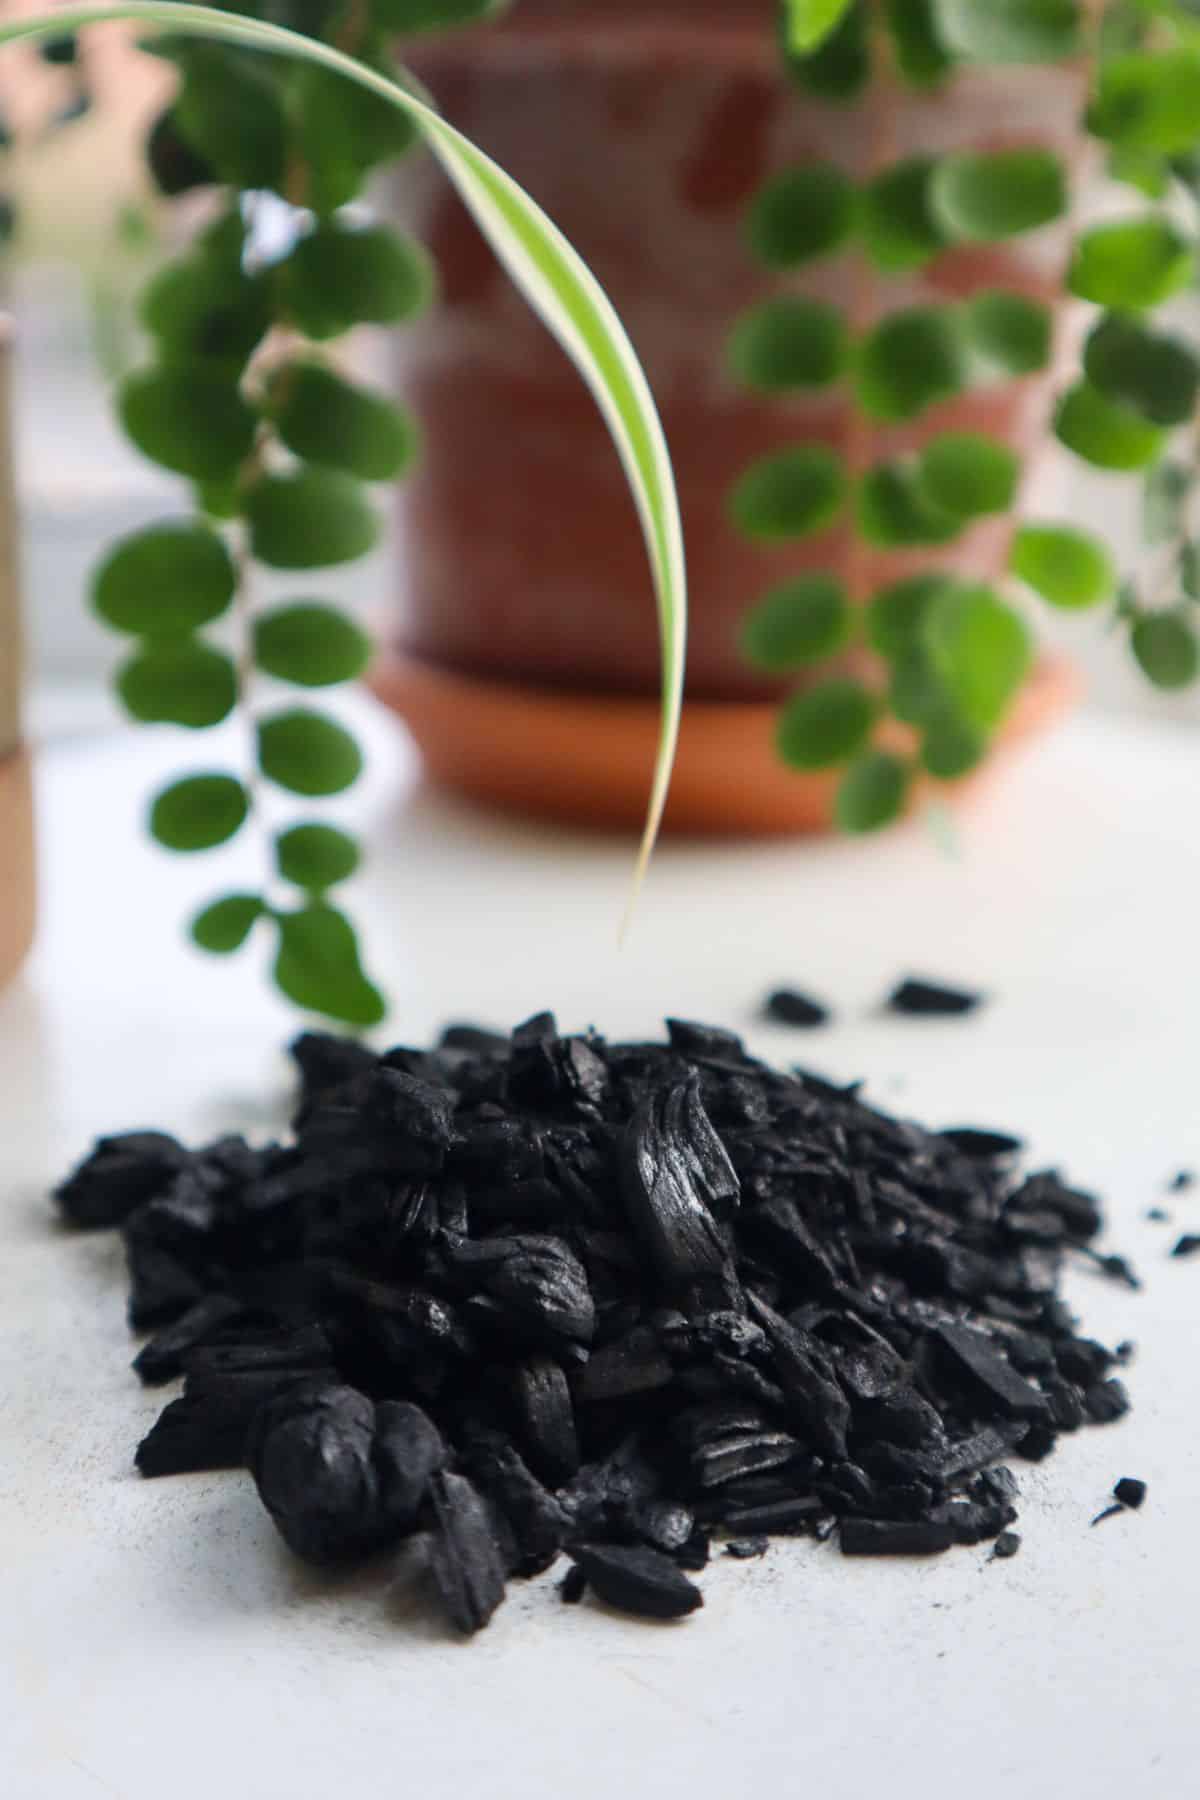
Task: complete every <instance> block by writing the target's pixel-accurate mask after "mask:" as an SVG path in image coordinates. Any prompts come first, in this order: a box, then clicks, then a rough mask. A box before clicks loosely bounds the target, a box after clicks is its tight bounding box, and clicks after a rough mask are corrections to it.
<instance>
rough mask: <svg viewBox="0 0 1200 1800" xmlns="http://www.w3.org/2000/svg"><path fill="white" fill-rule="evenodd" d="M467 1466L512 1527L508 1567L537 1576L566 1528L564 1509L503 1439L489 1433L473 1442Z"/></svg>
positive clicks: (568, 1523)
mask: <svg viewBox="0 0 1200 1800" xmlns="http://www.w3.org/2000/svg"><path fill="white" fill-rule="evenodd" d="M470 1468H471V1474H472V1475H473V1477H474V1479H475V1480H476V1482H477V1483H478V1485H479V1486H480V1488H482V1490H483V1492H484V1493H485V1494H486V1495H487V1497H488V1499H489V1500H490V1501H491V1503H492V1505H493V1507H494V1508H495V1509H496V1511H497V1512H499V1513H500V1514H501V1515H502V1517H503V1518H504V1520H505V1521H506V1523H507V1524H508V1526H509V1529H510V1530H511V1532H512V1537H513V1543H514V1547H515V1556H514V1561H513V1570H512V1572H513V1573H514V1574H516V1575H537V1574H540V1573H541V1571H542V1570H543V1569H548V1568H549V1567H550V1564H551V1563H552V1562H553V1561H554V1558H555V1557H556V1556H557V1555H558V1552H559V1550H560V1549H561V1548H562V1545H563V1542H564V1541H565V1539H566V1537H567V1535H568V1532H569V1531H570V1529H571V1520H570V1518H569V1516H568V1513H567V1510H566V1508H565V1507H564V1506H563V1505H562V1503H561V1502H560V1501H559V1500H557V1499H556V1498H555V1496H554V1495H553V1494H549V1493H547V1491H546V1489H545V1488H544V1487H543V1486H542V1484H541V1482H540V1481H539V1480H538V1479H537V1477H536V1476H535V1475H533V1474H532V1473H531V1472H530V1470H529V1469H528V1467H527V1466H526V1464H525V1463H524V1462H523V1461H522V1459H521V1458H520V1456H518V1454H517V1452H516V1451H515V1450H514V1449H513V1447H512V1445H511V1444H508V1443H506V1442H505V1440H504V1439H503V1438H499V1437H496V1436H494V1435H491V1436H489V1437H488V1438H486V1439H485V1440H483V1441H482V1442H480V1443H479V1444H476V1445H475V1446H474V1447H473V1448H472V1451H471V1455H470Z"/></svg>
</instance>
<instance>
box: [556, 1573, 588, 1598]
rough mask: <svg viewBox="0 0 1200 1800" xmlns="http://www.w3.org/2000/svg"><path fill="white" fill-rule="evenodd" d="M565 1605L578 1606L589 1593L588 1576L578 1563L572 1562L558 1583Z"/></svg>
mask: <svg viewBox="0 0 1200 1800" xmlns="http://www.w3.org/2000/svg"><path fill="white" fill-rule="evenodd" d="M558 1591H559V1593H560V1594H561V1595H562V1600H563V1605H564V1606H578V1605H579V1602H580V1601H581V1600H582V1599H583V1596H584V1595H585V1594H586V1593H587V1576H586V1575H585V1574H584V1572H583V1570H582V1569H581V1568H580V1567H579V1564H578V1563H572V1564H571V1566H570V1568H569V1569H568V1570H567V1572H566V1574H565V1575H564V1576H563V1578H562V1580H561V1581H560V1582H559V1584H558Z"/></svg>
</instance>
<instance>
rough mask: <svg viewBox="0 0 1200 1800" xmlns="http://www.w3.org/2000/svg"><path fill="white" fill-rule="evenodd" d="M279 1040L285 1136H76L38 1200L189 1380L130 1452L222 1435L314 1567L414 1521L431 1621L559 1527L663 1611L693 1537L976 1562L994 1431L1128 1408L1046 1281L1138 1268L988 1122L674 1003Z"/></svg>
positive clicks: (1010, 1450) (657, 1613)
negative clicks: (106, 1257) (771, 1044)
mask: <svg viewBox="0 0 1200 1800" xmlns="http://www.w3.org/2000/svg"><path fill="white" fill-rule="evenodd" d="M294 1052H295V1057H296V1061H297V1064H298V1067H299V1069H300V1072H301V1097H300V1105H299V1111H298V1114H297V1118H296V1123H295V1128H294V1131H293V1133H292V1135H291V1136H290V1137H289V1138H288V1140H287V1141H285V1142H283V1143H274V1144H265V1145H262V1146H253V1145H250V1144H247V1143H246V1142H245V1141H244V1140H242V1139H241V1138H232V1137H231V1138H223V1139H219V1140H217V1141H216V1142H215V1143H212V1144H208V1145H206V1146H203V1147H201V1148H198V1149H188V1148H185V1147H184V1146H182V1145H180V1144H178V1143H177V1142H176V1140H174V1139H173V1138H168V1137H165V1136H161V1135H159V1134H154V1133H145V1132H139V1133H134V1134H130V1135H126V1136H124V1137H113V1138H107V1139H105V1140H103V1141H102V1142H101V1144H99V1145H98V1146H97V1148H96V1150H95V1151H94V1152H93V1153H92V1155H91V1156H89V1157H88V1158H86V1159H85V1160H84V1162H83V1163H82V1164H81V1165H80V1168H79V1169H78V1170H77V1171H76V1172H75V1174H74V1175H73V1176H71V1177H70V1178H69V1179H68V1180H67V1181H66V1182H65V1183H64V1184H63V1187H62V1188H61V1189H60V1190H59V1195H58V1204H59V1207H60V1209H61V1211H62V1213H63V1214H64V1216H65V1217H67V1218H68V1219H71V1220H73V1221H74V1222H76V1223H79V1224H89V1225H101V1224H108V1225H111V1226H112V1227H114V1228H116V1229H118V1230H119V1231H120V1232H121V1235H122V1238H123V1241H124V1245H125V1250H126V1256H127V1261H128V1267H129V1276H130V1307H129V1310H130V1317H131V1320H132V1322H133V1323H134V1325H135V1326H136V1327H137V1328H139V1329H141V1328H149V1329H152V1330H153V1332H154V1335H153V1336H152V1337H151V1338H150V1339H149V1341H148V1342H147V1343H146V1344H145V1345H144V1347H143V1348H142V1349H141V1351H140V1352H139V1354H138V1357H137V1359H136V1365H135V1366H136V1368H137V1372H138V1374H139V1375H140V1376H141V1378H142V1379H143V1380H144V1381H146V1382H151V1383H161V1382H167V1381H172V1380H175V1379H177V1378H179V1377H180V1376H182V1378H183V1388H182V1392H181V1393H180V1394H179V1396H178V1397H177V1398H171V1397H168V1403H167V1405H166V1407H165V1409H164V1411H163V1412H162V1414H161V1416H160V1418H159V1420H158V1421H157V1423H156V1424H155V1425H154V1426H153V1428H152V1429H151V1431H150V1432H149V1433H148V1434H147V1436H146V1437H145V1439H144V1440H143V1442H142V1444H141V1445H140V1447H139V1449H138V1451H137V1457H136V1462H137V1466H138V1467H139V1468H140V1469H141V1471H142V1472H143V1474H146V1475H155V1476H158V1475H166V1474H171V1473H181V1472H184V1471H188V1470H207V1469H220V1468H237V1467H239V1466H246V1467H248V1468H249V1469H250V1471H251V1473H252V1475H253V1477H254V1480H255V1482H256V1484H257V1487H258V1491H259V1493H260V1495H261V1498H262V1500H263V1502H264V1505H265V1506H266V1508H267V1510H268V1511H269V1512H270V1514H271V1516H272V1517H273V1519H274V1520H275V1523H276V1525H277V1526H278V1528H279V1531H280V1533H281V1534H282V1536H283V1538H284V1540H285V1541H286V1542H287V1544H288V1545H290V1547H291V1548H292V1550H293V1551H294V1552H295V1553H296V1554H298V1555H300V1556H302V1557H304V1558H305V1559H306V1560H308V1561H309V1562H312V1563H314V1564H316V1565H320V1566H327V1565H337V1564H344V1563H349V1562H354V1561H358V1560H361V1559H363V1558H367V1557H371V1556H375V1555H378V1554H379V1553H383V1554H384V1555H385V1556H388V1555H392V1554H394V1553H396V1552H398V1549H399V1547H400V1545H401V1543H402V1541H403V1540H405V1539H407V1538H412V1539H413V1541H414V1543H415V1544H418V1545H420V1546H421V1547H422V1548H423V1550H424V1551H425V1552H426V1560H427V1562H428V1566H429V1569H430V1572H431V1575H432V1579H433V1586H434V1589H435V1590H436V1591H437V1592H438V1594H440V1597H441V1604H442V1607H443V1609H444V1611H445V1613H446V1616H447V1618H448V1619H449V1621H450V1622H451V1624H452V1625H453V1626H454V1628H455V1629H456V1630H458V1631H461V1632H463V1633H467V1634H469V1633H473V1632H475V1631H477V1630H479V1629H481V1628H482V1627H483V1626H484V1625H486V1623H487V1621H488V1620H489V1619H490V1617H491V1616H492V1614H493V1613H494V1611H495V1609H496V1607H497V1606H498V1605H499V1604H500V1601H501V1599H502V1598H503V1595H504V1590H505V1585H506V1583H507V1582H508V1581H509V1580H510V1579H519V1578H524V1577H535V1576H537V1575H539V1574H540V1573H542V1572H543V1571H549V1570H551V1569H552V1568H553V1567H554V1566H555V1565H556V1564H557V1563H558V1561H559V1559H560V1557H561V1556H562V1555H563V1554H564V1553H565V1554H566V1555H567V1557H568V1558H570V1559H572V1563H571V1574H570V1575H569V1576H568V1578H567V1583H566V1584H565V1587H566V1595H567V1597H574V1598H578V1596H579V1594H580V1592H581V1591H582V1587H583V1586H586V1587H587V1588H588V1589H589V1591H591V1592H592V1593H593V1594H594V1595H595V1596H596V1597H597V1598H599V1599H600V1600H602V1601H606V1602H609V1603H611V1604H612V1605H614V1606H618V1607H620V1608H622V1609H623V1610H626V1611H630V1612H634V1613H641V1614H643V1615H645V1616H649V1617H657V1618H682V1617H685V1616H687V1615H688V1614H689V1613H690V1612H692V1611H694V1610H695V1609H696V1607H697V1606H698V1605H699V1602H700V1591H699V1589H698V1588H697V1587H696V1586H695V1585H694V1583H692V1582H691V1581H689V1580H688V1579H687V1576H688V1574H690V1573H695V1572H696V1571H698V1570H702V1569H703V1568H704V1567H705V1566H706V1565H707V1563H708V1561H709V1559H710V1556H711V1555H712V1554H713V1548H714V1546H715V1547H716V1550H717V1552H718V1554H721V1553H723V1552H725V1551H727V1552H728V1554H729V1556H730V1557H731V1558H733V1559H734V1560H737V1559H738V1558H739V1557H742V1556H745V1557H747V1558H749V1557H751V1556H756V1555H758V1554H759V1553H760V1550H761V1546H762V1544H763V1542H765V1541H769V1540H772V1539H795V1538H808V1539H810V1540H813V1544H812V1547H811V1548H810V1549H809V1550H808V1551H807V1552H805V1551H803V1550H801V1549H800V1548H799V1547H797V1546H790V1547H788V1546H785V1547H784V1549H783V1550H782V1551H781V1554H780V1557H779V1559H778V1563H777V1567H778V1568H779V1569H781V1570H782V1568H783V1567H784V1563H785V1560H786V1559H789V1558H791V1557H792V1556H793V1555H794V1556H795V1557H797V1558H799V1557H801V1556H802V1555H804V1554H805V1553H807V1554H817V1553H818V1550H817V1545H819V1544H821V1543H824V1542H825V1541H826V1540H827V1539H829V1538H830V1537H831V1536H834V1535H836V1536H837V1538H838V1540H839V1541H840V1544H841V1548H842V1550H843V1551H844V1552H845V1554H847V1555H849V1556H858V1557H875V1556H885V1555H895V1556H910V1557H911V1556H924V1555H937V1554H940V1553H942V1552H943V1551H949V1550H951V1549H953V1548H955V1547H959V1546H969V1545H978V1544H981V1543H987V1542H989V1541H990V1542H992V1543H994V1544H995V1545H996V1552H995V1554H996V1556H997V1557H998V1558H999V1559H1001V1560H1003V1559H1004V1558H1005V1557H1006V1556H1007V1555H1009V1554H1011V1546H1012V1543H1013V1541H1014V1540H1015V1533H1014V1532H1013V1531H1012V1526H1013V1524H1014V1522H1015V1519H1016V1506H1017V1500H1018V1494H1017V1483H1016V1480H1015V1478H1014V1476H1013V1474H1012V1472H1011V1469H1010V1468H1009V1466H1008V1465H1009V1464H1010V1463H1015V1464H1016V1465H1017V1466H1018V1467H1019V1466H1020V1464H1021V1463H1027V1462H1035V1461H1040V1460H1042V1459H1044V1458H1046V1457H1048V1456H1049V1455H1050V1454H1051V1453H1052V1451H1053V1450H1054V1447H1055V1445H1056V1443H1057V1442H1058V1440H1059V1438H1060V1437H1061V1436H1062V1435H1063V1434H1064V1433H1067V1432H1075V1431H1079V1430H1085V1429H1088V1428H1090V1427H1091V1426H1092V1425H1093V1424H1107V1423H1112V1422H1114V1421H1116V1420H1119V1419H1120V1418H1121V1417H1122V1416H1123V1414H1124V1413H1125V1412H1126V1411H1127V1410H1128V1407H1129V1397H1128V1394H1127V1393H1126V1390H1125V1387H1124V1385H1123V1383H1122V1382H1121V1381H1120V1380H1119V1379H1117V1378H1116V1375H1115V1373H1114V1371H1115V1370H1116V1369H1117V1368H1118V1366H1119V1365H1120V1364H1121V1363H1123V1362H1124V1361H1126V1360H1128V1356H1129V1354H1130V1350H1129V1346H1128V1345H1126V1346H1124V1347H1119V1348H1118V1349H1117V1350H1116V1351H1112V1350H1109V1349H1108V1348H1106V1346H1105V1345H1104V1344H1102V1343H1099V1342H1097V1341H1096V1340H1095V1339H1094V1338H1092V1337H1089V1336H1087V1335H1086V1334H1085V1332H1084V1331H1083V1329H1082V1328H1081V1327H1080V1325H1079V1324H1078V1322H1077V1320H1076V1319H1075V1317H1074V1316H1073V1314H1072V1313H1071V1312H1070V1311H1069V1309H1068V1308H1067V1306H1066V1305H1065V1303H1064V1301H1063V1300H1062V1298H1061V1295H1060V1291H1059V1289H1060V1281H1061V1277H1062V1274H1063V1271H1064V1269H1065V1268H1066V1267H1067V1266H1068V1265H1069V1264H1071V1263H1074V1264H1075V1265H1079V1266H1091V1267H1093V1268H1099V1269H1100V1270H1101V1272H1104V1273H1108V1274H1110V1275H1112V1276H1114V1278H1116V1279H1119V1280H1121V1281H1122V1282H1123V1283H1125V1284H1126V1285H1128V1282H1129V1280H1130V1278H1131V1277H1132V1271H1130V1270H1129V1269H1128V1265H1126V1264H1125V1263H1124V1262H1123V1260H1122V1259H1121V1258H1120V1257H1119V1256H1117V1255H1115V1254H1113V1253H1110V1252H1109V1251H1108V1250H1107V1249H1106V1248H1104V1247H1101V1248H1099V1249H1097V1248H1096V1247H1095V1241H1096V1239H1097V1237H1098V1234H1099V1232H1100V1230H1101V1227H1102V1219H1101V1211H1100V1206H1099V1204H1098V1202H1097V1200H1096V1199H1095V1197H1094V1196H1093V1195H1091V1194H1088V1193H1086V1192H1084V1191H1082V1190H1080V1189H1077V1188H1075V1187H1073V1186H1071V1185H1070V1184H1069V1182H1068V1181H1067V1179H1065V1178H1064V1177H1063V1176H1062V1175H1060V1174H1059V1173H1057V1172H1056V1171H1053V1170H1042V1171H1036V1172H1034V1173H1032V1174H1025V1173H1023V1172H1022V1171H1021V1170H1020V1169H1019V1167H1018V1164H1019V1158H1020V1143H1019V1141H1018V1139H1017V1138H1016V1137H1014V1136H1011V1135H1010V1134H1008V1133H1007V1132H1001V1131H994V1130H991V1129H988V1128H985V1127H976V1126H972V1125H970V1124H960V1125H954V1126H951V1127H950V1128H949V1129H946V1130H943V1131H937V1132H931V1131H927V1130H925V1129H923V1128H922V1127H921V1126H920V1125H917V1124H915V1123H912V1122H910V1121H906V1120H902V1119H896V1118H892V1117H889V1116H888V1115H887V1114H885V1113H882V1112H880V1111H878V1110H877V1109H876V1108H874V1107H872V1106H871V1105H869V1104H868V1103H867V1102H866V1101H865V1100H864V1098H863V1097H862V1094H861V1093H860V1091H859V1089H858V1087H857V1086H850V1087H845V1086H838V1085H836V1084H833V1083H831V1082H829V1081H827V1080H826V1079H824V1078H823V1077H821V1076H819V1075H816V1074H812V1073H806V1072H804V1071H793V1072H791V1073H783V1072H780V1071H777V1070H774V1069H771V1068H769V1067H767V1066H766V1065H765V1064H763V1063H761V1062H758V1061H757V1060H756V1059H755V1058H754V1057H753V1056H751V1055H750V1054H749V1053H748V1051H747V1050H746V1047H745V1045H744V1044H743V1042H742V1040H741V1039H740V1038H739V1037H738V1036H737V1035H736V1034H735V1033H734V1032H731V1031H728V1030H725V1029H723V1028H721V1027H719V1026H710V1025H705V1024H702V1023H699V1022H697V1021H694V1020H687V1019H673V1020H671V1021H669V1024H668V1037H667V1039H666V1041H663V1042H633V1043H610V1042H608V1041H607V1040H606V1039H604V1038H603V1037H601V1036H600V1035H598V1034H597V1033H596V1032H595V1031H591V1030H589V1031H586V1032H582V1033H578V1034H574V1035H571V1034H567V1033H564V1032H563V1031H562V1030H560V1028H559V1025H558V1023H557V1021H556V1020H555V1019H554V1017H553V1016H552V1015H551V1014H549V1013H540V1014H535V1015H534V1016H533V1017H532V1018H530V1019H529V1020H527V1021H526V1022H525V1023H524V1024H523V1025H521V1026H519V1027H518V1028H517V1030H516V1031H515V1032H514V1033H513V1034H512V1036H511V1037H502V1036H501V1035H500V1034H498V1033H496V1032H492V1031H489V1030H485V1029H483V1028H480V1027H475V1026H470V1025H458V1026H453V1027H450V1028H448V1029H447V1030H446V1031H445V1032H444V1033H443V1034H442V1035H441V1037H440V1039H439V1040H438V1041H437V1043H436V1044H435V1045H434V1047H432V1048H422V1047H420V1046H412V1045H401V1046H398V1047H396V1048H394V1049H392V1050H389V1051H387V1052H385V1053H384V1054H382V1055H377V1054H376V1053H375V1052H374V1051H371V1050H367V1049H365V1048H363V1047H362V1046H360V1045H357V1044H354V1043H351V1042H349V1041H347V1040H343V1039H338V1038H335V1037H331V1036H325V1035H322V1034H305V1035H304V1036H303V1037H301V1038H300V1039H298V1040H297V1043H296V1045H295V1046H294ZM1137 1487H1138V1484H1137V1483H1135V1482H1133V1481H1132V1480H1129V1481H1127V1482H1123V1483H1121V1484H1119V1488H1118V1499H1117V1502H1116V1503H1117V1504H1121V1502H1122V1500H1123V1499H1124V1494H1123V1493H1122V1491H1121V1490H1124V1491H1125V1493H1126V1494H1128V1495H1133V1494H1134V1493H1135V1492H1136V1489H1137ZM1134 1503H1135V1502H1134V1500H1133V1499H1132V1498H1129V1499H1124V1504H1125V1505H1127V1506H1130V1505H1133V1504H1134ZM387 1578H388V1577H387V1576H386V1575H381V1579H387ZM554 1579H557V1576H555V1577H554Z"/></svg>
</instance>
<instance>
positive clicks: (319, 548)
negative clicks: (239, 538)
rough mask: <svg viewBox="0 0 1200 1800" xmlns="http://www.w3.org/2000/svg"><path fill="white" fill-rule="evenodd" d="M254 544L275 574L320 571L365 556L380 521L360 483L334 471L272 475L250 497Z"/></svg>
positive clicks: (304, 470)
mask: <svg viewBox="0 0 1200 1800" xmlns="http://www.w3.org/2000/svg"><path fill="white" fill-rule="evenodd" d="M246 517H247V519H248V520H249V522H250V540H251V545H252V548H253V551H254V555H255V556H256V557H257V559H258V561H259V562H264V563H269V564H270V566H271V567H272V568H275V569H320V568H327V567H329V566H331V565H332V564H335V563H343V562H353V561H354V560H355V558H356V557H359V556H365V555H366V553H367V551H368V550H370V549H371V548H372V546H373V545H374V544H375V541H376V539H377V538H378V536H379V520H378V518H377V517H376V515H375V513H374V511H373V510H372V507H371V504H370V502H369V500H368V499H367V497H366V494H365V493H364V491H363V489H362V488H361V487H360V486H359V484H358V482H357V481H354V480H353V479H352V478H351V477H350V476H349V475H343V474H341V473H339V472H338V471H336V470H333V469H315V468H302V469H296V470H294V471H293V472H292V473H290V474H287V475H268V476H265V477H264V478H263V479H262V480H261V481H259V482H257V483H256V484H255V486H254V487H253V488H252V489H251V490H250V493H249V494H248V495H247V497H246Z"/></svg>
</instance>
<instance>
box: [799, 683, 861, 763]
mask: <svg viewBox="0 0 1200 1800" xmlns="http://www.w3.org/2000/svg"><path fill="white" fill-rule="evenodd" d="M874 722H875V702H874V700H873V699H872V697H871V695H870V694H869V693H868V692H867V690H866V688H865V687H863V686H862V684H861V683H860V682H857V681H848V680H836V681H823V682H822V683H821V684H820V686H819V687H813V688H809V689H808V690H807V691H806V692H805V693H802V694H797V695H795V696H794V698H793V699H791V700H789V701H788V703H787V705H786V706H785V707H784V708H783V711H782V712H781V713H780V715H779V723H778V726H777V728H776V738H775V741H776V745H777V747H778V750H779V754H780V756H781V757H782V758H783V760H784V762H786V763H790V765H791V766H792V768H794V769H828V768H831V767H832V766H833V765H834V764H835V763H840V762H845V761H846V759H847V757H850V756H853V755H854V753H855V751H856V750H858V749H860V748H861V747H862V745H863V744H864V743H865V742H866V740H867V737H868V736H869V734H870V731H871V726H872V725H873V724H874Z"/></svg>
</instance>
